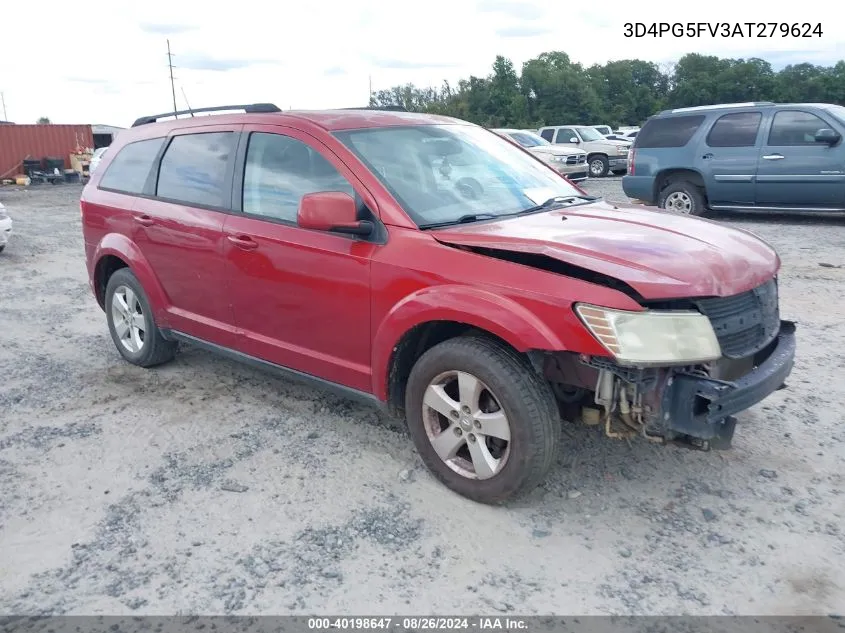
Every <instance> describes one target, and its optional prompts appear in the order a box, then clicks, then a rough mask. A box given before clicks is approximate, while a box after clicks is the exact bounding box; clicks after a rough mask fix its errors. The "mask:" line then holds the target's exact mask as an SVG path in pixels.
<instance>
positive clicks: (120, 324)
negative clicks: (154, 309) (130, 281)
mask: <svg viewBox="0 0 845 633" xmlns="http://www.w3.org/2000/svg"><path fill="white" fill-rule="evenodd" d="M111 318H112V324H113V325H114V331H115V333H116V334H117V338H118V339H119V340H120V344H121V345H123V347H124V349H126V351H128V352H131V353H132V354H137V353H138V352H140V351H141V349H142V348H143V347H144V340H145V338H146V334H147V320H146V318H145V316H144V310H143V308H142V307H141V302H140V301H138V295H136V294H135V292H134V291H133V290H132V289H131V288H129V287H128V286H118V287H117V288H116V289H115V291H114V294H113V295H112V300H111Z"/></svg>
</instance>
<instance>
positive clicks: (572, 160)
mask: <svg viewBox="0 0 845 633" xmlns="http://www.w3.org/2000/svg"><path fill="white" fill-rule="evenodd" d="M566 164H567V165H577V164H578V157H577V156H567V157H566Z"/></svg>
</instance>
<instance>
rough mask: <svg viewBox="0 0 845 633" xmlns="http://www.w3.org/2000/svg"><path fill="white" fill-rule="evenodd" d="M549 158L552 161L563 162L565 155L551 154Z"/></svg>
mask: <svg viewBox="0 0 845 633" xmlns="http://www.w3.org/2000/svg"><path fill="white" fill-rule="evenodd" d="M551 160H552V162H553V163H565V162H566V156H552V157H551Z"/></svg>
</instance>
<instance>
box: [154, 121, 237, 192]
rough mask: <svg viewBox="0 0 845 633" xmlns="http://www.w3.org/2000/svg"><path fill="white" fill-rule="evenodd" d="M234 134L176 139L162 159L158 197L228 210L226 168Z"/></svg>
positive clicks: (233, 143) (179, 137)
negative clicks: (226, 208)
mask: <svg viewBox="0 0 845 633" xmlns="http://www.w3.org/2000/svg"><path fill="white" fill-rule="evenodd" d="M234 147H235V133H234V132H201V133H198V134H183V135H180V136H174V137H173V140H172V141H171V142H170V145H169V146H168V148H167V151H165V152H164V157H163V158H162V159H161V167H160V169H159V172H158V187H157V188H156V195H157V196H158V197H159V198H166V199H168V200H174V201H177V202H184V203H185V204H189V205H197V206H201V207H228V206H229V192H230V190H229V188H228V187H227V185H226V167H227V166H228V163H229V158H230V157H231V156H232V152H233V151H234Z"/></svg>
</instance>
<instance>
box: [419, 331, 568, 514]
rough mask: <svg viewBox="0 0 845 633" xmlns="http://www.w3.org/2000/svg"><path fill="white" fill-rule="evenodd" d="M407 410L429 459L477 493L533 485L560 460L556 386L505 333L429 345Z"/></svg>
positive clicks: (450, 483) (460, 487)
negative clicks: (510, 344)
mask: <svg viewBox="0 0 845 633" xmlns="http://www.w3.org/2000/svg"><path fill="white" fill-rule="evenodd" d="M405 411H406V417H407V421H408V429H409V431H410V434H411V437H412V438H413V441H414V444H415V445H416V448H417V450H418V451H419V453H420V456H421V457H422V460H423V462H424V463H425V465H426V466H427V467H428V468H429V470H431V472H432V473H433V474H434V476H435V477H436V478H437V479H438V480H439V481H441V482H442V483H443V484H445V485H446V486H447V487H448V488H450V489H451V490H453V491H454V492H457V493H458V494H460V495H462V496H464V497H467V498H469V499H472V500H473V501H477V502H479V503H486V504H499V503H502V502H504V501H507V500H508V499H511V498H513V497H515V496H517V495H520V494H523V493H525V492H528V491H529V490H531V489H533V488H535V487H536V486H537V485H538V484H540V483H541V482H542V481H543V480H544V479H545V477H546V474H547V473H548V471H549V469H550V468H551V466H552V464H553V463H554V459H555V454H556V452H557V448H558V442H559V440H560V427H561V422H560V414H559V412H558V407H557V403H556V402H555V398H554V394H553V393H552V390H551V387H550V386H549V384H548V382H546V381H545V380H544V379H542V377H541V376H539V375H538V374H537V373H536V372H534V371H533V369H532V368H531V366H530V365H529V364H528V363H527V362H526V361H525V360H524V359H523V358H522V357H520V356H519V355H518V354H517V353H516V352H515V351H514V350H512V349H511V348H509V347H507V346H505V345H504V344H502V343H499V342H497V341H493V340H490V339H487V338H481V337H459V338H454V339H450V340H448V341H445V342H443V343H440V344H438V345H435V346H434V347H432V348H431V349H430V350H428V351H427V352H426V353H425V354H423V355H422V356H421V357H420V359H419V360H418V361H417V363H416V364H415V365H414V367H413V369H412V370H411V374H410V376H409V378H408V385H407V389H406V392H405Z"/></svg>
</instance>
